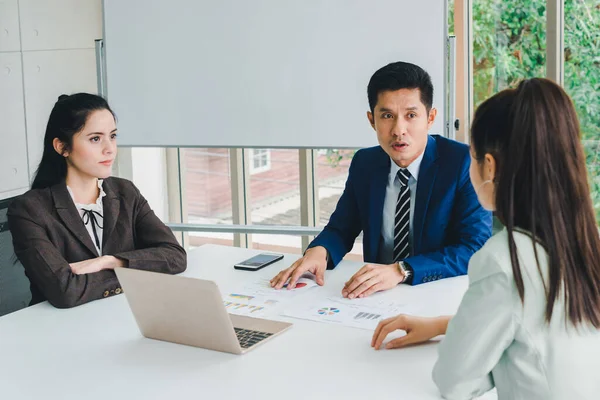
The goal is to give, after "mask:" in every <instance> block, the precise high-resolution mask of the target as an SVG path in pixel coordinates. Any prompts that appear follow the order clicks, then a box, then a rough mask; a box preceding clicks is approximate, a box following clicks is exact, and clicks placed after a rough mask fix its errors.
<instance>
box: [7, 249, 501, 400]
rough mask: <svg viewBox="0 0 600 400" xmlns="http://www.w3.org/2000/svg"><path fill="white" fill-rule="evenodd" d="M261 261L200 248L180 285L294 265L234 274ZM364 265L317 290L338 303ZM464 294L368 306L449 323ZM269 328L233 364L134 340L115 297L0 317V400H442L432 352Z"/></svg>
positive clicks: (428, 294)
mask: <svg viewBox="0 0 600 400" xmlns="http://www.w3.org/2000/svg"><path fill="white" fill-rule="evenodd" d="M258 253H260V251H258V250H248V249H239V248H232V247H224V246H216V245H204V246H202V247H200V248H198V249H195V250H193V251H191V252H190V253H189V256H188V269H187V271H186V272H185V273H184V274H183V275H185V276H192V277H198V278H204V279H211V280H214V281H216V282H217V283H218V284H219V285H220V286H230V285H235V284H236V283H243V282H244V281H249V280H255V279H256V278H257V277H260V276H263V277H269V278H270V277H272V276H273V275H275V274H276V273H277V272H278V271H279V270H280V269H282V268H284V267H287V266H288V265H290V264H291V263H292V262H293V261H294V260H295V259H297V258H298V255H286V257H285V258H284V259H283V260H282V261H279V262H277V263H275V264H272V265H270V266H268V267H266V268H264V269H262V270H260V271H257V272H246V271H237V270H234V269H233V267H232V266H233V264H234V263H236V262H239V261H242V260H244V259H246V258H248V257H249V256H251V255H253V254H258ZM361 266H362V263H358V262H349V261H344V262H342V263H341V264H340V265H339V266H338V268H336V269H335V270H334V271H327V272H326V275H325V286H324V287H323V288H320V289H318V290H326V291H327V292H328V293H330V294H335V295H340V292H341V288H342V286H343V283H344V282H345V281H346V280H347V279H348V278H349V277H350V276H351V275H352V274H353V273H354V272H355V271H357V270H358V269H359V268H360V267H361ZM466 287H467V278H466V277H459V278H452V279H446V280H443V281H437V282H432V283H427V284H424V285H419V286H416V287H410V286H406V285H400V286H398V287H397V288H395V289H393V290H391V291H388V292H385V293H380V294H377V295H378V296H389V297H390V298H394V299H397V300H399V301H411V302H417V303H420V304H422V305H423V307H424V308H423V313H421V314H422V315H440V314H452V313H454V312H455V311H456V309H457V307H458V304H459V302H460V299H461V297H462V294H463V293H464V291H465V290H466ZM157 290H160V289H157ZM315 290H317V289H315ZM278 318H280V319H282V320H287V321H290V322H293V323H294V326H293V327H292V329H290V330H289V331H287V332H284V333H283V334H282V335H281V336H278V337H276V338H273V339H272V340H271V341H269V342H267V343H265V344H264V345H262V346H260V347H258V348H256V349H254V350H252V351H251V352H249V353H247V354H245V355H242V356H237V355H232V354H227V353H220V352H215V351H210V350H204V349H199V348H195V347H189V346H183V345H178V344H172V343H167V342H161V341H156V340H151V339H146V338H144V337H142V336H141V334H140V332H139V331H138V328H137V325H136V323H135V320H134V318H133V316H132V314H131V311H130V309H129V307H128V305H127V301H126V299H125V296H122V295H120V296H115V297H112V298H108V299H103V300H98V301H94V302H92V303H88V304H85V305H83V306H79V307H76V308H73V309H68V310H60V309H56V308H53V307H52V306H51V305H50V304H49V303H47V302H44V303H41V304H38V305H36V306H33V307H29V308H27V309H24V310H21V311H18V312H15V313H12V314H9V315H6V316H4V317H1V318H0V398H2V399H61V400H71V399H77V400H80V399H85V400H93V399H101V400H106V399H112V398H124V399H286V400H287V399H337V398H340V399H365V398H366V399H369V398H370V399H378V400H379V399H439V398H440V396H439V392H438V390H437V388H436V387H435V385H434V383H433V381H432V379H431V370H432V368H433V365H434V363H435V360H436V357H437V343H436V342H432V343H428V344H424V345H420V346H414V347H410V348H405V349H398V350H380V351H375V350H373V349H372V348H371V347H370V340H371V335H372V332H371V331H368V330H362V329H356V328H348V327H343V326H336V325H329V324H323V323H318V322H312V321H305V320H298V319H293V318H285V317H278ZM490 398H495V395H493V396H490Z"/></svg>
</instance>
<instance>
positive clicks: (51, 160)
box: [31, 93, 115, 189]
mask: <svg viewBox="0 0 600 400" xmlns="http://www.w3.org/2000/svg"><path fill="white" fill-rule="evenodd" d="M100 110H108V111H110V112H111V114H113V116H114V115H115V114H114V113H113V112H112V110H111V109H110V107H109V106H108V103H107V102H106V100H104V99H103V98H102V97H100V96H97V95H95V94H89V93H77V94H73V95H70V96H67V95H64V94H63V95H61V96H60V97H59V98H58V101H57V102H56V104H54V107H53V108H52V112H51V113H50V118H48V125H47V126H46V134H45V136H44V152H43V154H42V161H40V165H39V166H38V169H37V172H36V173H35V178H34V179H33V183H32V184H31V188H32V189H42V188H46V187H49V186H53V185H55V184H57V183H59V182H61V181H62V180H64V179H65V178H66V176H67V160H66V159H65V157H63V156H62V155H61V154H58V153H57V152H56V150H54V145H53V141H54V139H55V138H58V139H59V140H60V141H61V142H62V143H63V146H64V147H63V148H64V150H63V151H70V150H71V146H72V144H73V135H75V134H76V133H78V132H79V131H81V130H82V129H83V127H84V126H85V123H86V121H87V119H88V117H89V116H90V114H91V113H92V112H94V111H100Z"/></svg>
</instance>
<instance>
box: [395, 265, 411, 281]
mask: <svg viewBox="0 0 600 400" xmlns="http://www.w3.org/2000/svg"><path fill="white" fill-rule="evenodd" d="M398 269H399V270H400V273H402V276H403V277H404V278H403V279H402V282H400V283H404V282H407V281H408V280H409V279H410V278H411V277H412V274H413V270H412V267H411V266H410V265H408V264H407V263H405V262H404V261H398Z"/></svg>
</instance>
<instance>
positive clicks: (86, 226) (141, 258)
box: [8, 93, 186, 308]
mask: <svg viewBox="0 0 600 400" xmlns="http://www.w3.org/2000/svg"><path fill="white" fill-rule="evenodd" d="M116 137H117V129H116V123H115V117H114V114H113V112H112V110H111V109H110V107H109V105H108V103H107V102H106V101H105V100H104V99H103V98H102V97H99V96H96V95H92V94H87V93H78V94H74V95H71V96H66V95H62V96H60V97H59V99H58V101H57V102H56V104H55V105H54V108H53V109H52V112H51V114H50V118H49V120H48V126H47V128H46V135H45V138H44V152H43V156H42V160H41V162H40V165H39V168H38V170H37V173H36V176H35V179H34V181H33V184H32V188H31V190H30V191H28V192H27V193H25V194H24V195H22V196H19V197H18V198H16V199H15V200H14V201H13V202H12V203H11V205H10V207H9V210H8V224H9V228H10V231H11V233H12V236H13V245H14V248H15V253H16V255H17V257H18V259H19V261H20V262H21V263H22V264H23V266H24V267H25V272H26V274H27V276H28V278H29V280H30V281H31V292H32V300H31V304H35V303H39V302H41V301H44V300H48V301H49V302H50V303H51V304H52V305H54V306H55V307H59V308H68V307H74V306H77V305H80V304H83V303H87V302H89V301H92V300H96V299H101V298H105V297H109V296H112V295H115V294H119V293H121V292H122V289H121V287H120V285H119V281H118V280H117V277H116V275H115V272H114V271H113V270H114V269H115V268H123V267H125V268H135V269H143V270H148V271H155V272H163V273H168V274H176V273H180V272H183V271H184V270H185V268H186V253H185V250H184V249H183V248H182V247H181V246H180V245H179V244H178V243H177V241H176V240H175V237H174V236H173V233H172V232H171V231H170V229H169V228H167V227H166V226H165V225H164V224H163V223H162V222H161V221H160V220H159V219H158V218H157V217H156V215H155V214H154V212H153V211H152V210H151V209H150V206H149V205H148V202H147V201H146V199H144V197H143V196H142V195H141V194H140V191H139V190H138V189H137V188H136V187H135V186H134V185H133V183H131V182H130V181H127V180H125V179H120V178H115V177H110V174H111V167H112V163H113V162H114V160H115V157H116V154H117V145H116Z"/></svg>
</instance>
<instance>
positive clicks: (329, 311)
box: [317, 307, 340, 315]
mask: <svg viewBox="0 0 600 400" xmlns="http://www.w3.org/2000/svg"><path fill="white" fill-rule="evenodd" d="M339 312H340V310H339V309H338V308H335V307H323V308H319V310H318V311H317V313H319V315H335V314H337V313H339Z"/></svg>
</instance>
